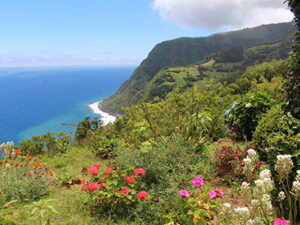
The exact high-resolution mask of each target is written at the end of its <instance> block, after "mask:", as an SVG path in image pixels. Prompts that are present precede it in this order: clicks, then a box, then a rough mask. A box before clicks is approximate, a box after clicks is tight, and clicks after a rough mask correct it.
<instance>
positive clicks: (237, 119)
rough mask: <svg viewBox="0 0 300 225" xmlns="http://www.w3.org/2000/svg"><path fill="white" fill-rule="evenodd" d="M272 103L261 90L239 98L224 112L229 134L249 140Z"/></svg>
mask: <svg viewBox="0 0 300 225" xmlns="http://www.w3.org/2000/svg"><path fill="white" fill-rule="evenodd" d="M274 103H275V102H274V100H273V99H272V98H271V97H270V96H269V95H267V94H266V93H261V92H259V93H257V94H247V95H246V96H244V97H242V98H240V99H239V100H238V101H237V102H236V103H234V104H233V106H232V108H231V109H230V110H228V111H227V112H226V119H225V123H226V124H227V126H228V127H229V129H230V132H231V136H233V137H237V138H244V139H245V140H251V139H252V135H253V132H254V131H255V128H256V126H257V124H258V122H259V121H260V120H261V118H262V116H263V114H264V113H266V112H267V111H268V110H269V109H270V108H271V106H273V105H274Z"/></svg>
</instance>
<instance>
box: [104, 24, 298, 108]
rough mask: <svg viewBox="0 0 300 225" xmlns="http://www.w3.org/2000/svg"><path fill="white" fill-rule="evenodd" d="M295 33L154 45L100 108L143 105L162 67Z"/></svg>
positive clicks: (287, 29)
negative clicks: (146, 94)
mask: <svg viewBox="0 0 300 225" xmlns="http://www.w3.org/2000/svg"><path fill="white" fill-rule="evenodd" d="M294 32H295V27H294V24H293V23H292V22H289V23H279V24H269V25H261V26H258V27H254V28H245V29H242V30H237V31H230V32H225V33H217V34H212V35H210V36H208V37H197V38H190V37H181V38H176V39H173V40H167V41H163V42H161V43H158V44H157V45H155V47H154V48H153V49H152V50H151V51H150V53H149V54H148V56H147V58H146V59H144V60H143V61H142V63H141V64H140V65H139V66H138V67H137V68H136V69H135V71H134V72H133V74H132V76H131V77H130V78H129V80H127V81H125V82H124V83H123V84H122V85H121V87H120V88H119V90H118V91H117V92H116V93H115V94H113V95H112V96H110V97H108V98H107V99H105V100H104V101H103V102H102V104H101V108H102V110H104V111H108V112H112V113H119V112H120V111H121V106H129V105H131V104H136V103H138V102H140V101H141V100H142V99H143V95H144V91H145V87H146V85H147V84H148V83H149V82H150V81H151V80H152V79H153V77H154V76H155V75H156V74H157V73H158V72H159V71H160V70H161V69H163V68H166V67H180V66H187V65H192V64H197V63H200V62H201V61H202V62H203V60H205V57H208V56H209V55H211V54H213V53H216V52H218V51H220V50H221V49H224V48H231V47H235V46H241V47H242V48H243V49H247V48H250V47H254V46H259V45H263V44H266V43H274V42H276V41H279V40H280V41H284V39H285V37H287V36H289V35H290V36H293V34H294Z"/></svg>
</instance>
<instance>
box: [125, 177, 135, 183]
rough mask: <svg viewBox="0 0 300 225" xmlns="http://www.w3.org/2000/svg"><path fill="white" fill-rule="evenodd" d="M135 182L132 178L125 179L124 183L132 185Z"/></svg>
mask: <svg viewBox="0 0 300 225" xmlns="http://www.w3.org/2000/svg"><path fill="white" fill-rule="evenodd" d="M134 182H135V178H134V177H130V176H129V177H126V183H127V184H133V183H134Z"/></svg>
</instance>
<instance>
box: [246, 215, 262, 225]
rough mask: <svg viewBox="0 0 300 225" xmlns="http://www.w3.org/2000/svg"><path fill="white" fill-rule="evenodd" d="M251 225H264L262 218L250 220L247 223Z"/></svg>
mask: <svg viewBox="0 0 300 225" xmlns="http://www.w3.org/2000/svg"><path fill="white" fill-rule="evenodd" d="M247 224H249V225H261V224H263V222H262V219H261V217H255V218H254V219H250V220H248V221H247Z"/></svg>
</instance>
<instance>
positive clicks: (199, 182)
mask: <svg viewBox="0 0 300 225" xmlns="http://www.w3.org/2000/svg"><path fill="white" fill-rule="evenodd" d="M192 184H193V185H194V186H195V187H196V188H197V187H199V186H203V185H204V180H203V178H201V177H194V180H193V181H192Z"/></svg>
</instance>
